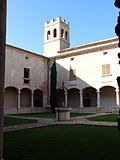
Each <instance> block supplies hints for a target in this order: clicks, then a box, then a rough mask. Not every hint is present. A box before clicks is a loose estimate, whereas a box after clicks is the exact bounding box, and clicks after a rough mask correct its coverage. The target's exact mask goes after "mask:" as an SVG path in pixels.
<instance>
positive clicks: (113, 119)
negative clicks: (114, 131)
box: [88, 114, 118, 122]
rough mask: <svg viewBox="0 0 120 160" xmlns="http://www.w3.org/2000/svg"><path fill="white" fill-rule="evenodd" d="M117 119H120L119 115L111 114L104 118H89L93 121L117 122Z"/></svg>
mask: <svg viewBox="0 0 120 160" xmlns="http://www.w3.org/2000/svg"><path fill="white" fill-rule="evenodd" d="M117 117H118V115H117V114H109V115H104V116H98V117H93V118H88V119H89V120H91V121H104V122H116V121H117Z"/></svg>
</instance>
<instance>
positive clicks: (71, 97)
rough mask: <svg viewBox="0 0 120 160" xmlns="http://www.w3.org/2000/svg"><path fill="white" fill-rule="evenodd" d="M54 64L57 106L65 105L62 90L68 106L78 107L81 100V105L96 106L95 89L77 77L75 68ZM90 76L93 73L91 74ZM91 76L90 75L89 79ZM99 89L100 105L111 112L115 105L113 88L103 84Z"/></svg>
mask: <svg viewBox="0 0 120 160" xmlns="http://www.w3.org/2000/svg"><path fill="white" fill-rule="evenodd" d="M56 64H57V80H58V81H57V87H58V104H59V107H64V106H65V91H64V90H67V98H68V107H72V108H79V107H80V106H81V101H82V106H83V107H97V105H98V104H97V89H96V88H95V87H94V86H92V85H91V84H89V83H87V82H85V81H84V80H82V79H81V78H80V77H77V75H76V70H75V69H72V67H71V66H70V68H69V70H67V69H66V68H64V67H63V66H61V65H60V64H58V63H56ZM78 67H79V66H78ZM92 72H93V70H92ZM91 76H93V75H92V74H91ZM92 78H93V77H91V79H92ZM90 81H91V80H90ZM94 81H95V80H94ZM93 83H94V82H93ZM101 83H102V82H101ZM63 84H64V89H63ZM99 89H100V104H101V107H104V108H105V111H106V112H111V111H112V108H113V107H115V106H116V97H115V88H114V87H112V86H104V87H102V88H99ZM81 94H82V98H81Z"/></svg>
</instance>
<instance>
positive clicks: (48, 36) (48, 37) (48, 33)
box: [47, 31, 51, 40]
mask: <svg viewBox="0 0 120 160" xmlns="http://www.w3.org/2000/svg"><path fill="white" fill-rule="evenodd" d="M50 37H51V35H50V31H48V32H47V40H49V39H50Z"/></svg>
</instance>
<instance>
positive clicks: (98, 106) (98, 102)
mask: <svg viewBox="0 0 120 160" xmlns="http://www.w3.org/2000/svg"><path fill="white" fill-rule="evenodd" d="M96 92H97V108H100V91H99V90H97V91H96Z"/></svg>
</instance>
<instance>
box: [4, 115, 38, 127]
mask: <svg viewBox="0 0 120 160" xmlns="http://www.w3.org/2000/svg"><path fill="white" fill-rule="evenodd" d="M35 122H37V120H29V119H20V118H11V117H5V118H4V126H12V125H21V124H28V123H35Z"/></svg>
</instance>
